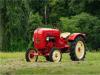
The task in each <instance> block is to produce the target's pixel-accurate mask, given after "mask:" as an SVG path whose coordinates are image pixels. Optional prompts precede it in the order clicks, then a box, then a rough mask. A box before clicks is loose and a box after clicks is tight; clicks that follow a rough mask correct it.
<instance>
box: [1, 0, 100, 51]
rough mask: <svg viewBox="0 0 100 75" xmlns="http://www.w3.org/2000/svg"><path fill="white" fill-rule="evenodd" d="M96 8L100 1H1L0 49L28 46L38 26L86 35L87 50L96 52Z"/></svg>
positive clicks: (98, 29)
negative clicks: (90, 49)
mask: <svg viewBox="0 0 100 75" xmlns="http://www.w3.org/2000/svg"><path fill="white" fill-rule="evenodd" d="M99 8H100V1H99V0H0V50H2V51H22V50H25V49H26V48H28V47H30V45H31V44H32V40H31V39H32V35H33V31H34V30H35V29H36V28H38V27H47V28H48V27H49V28H59V29H60V30H61V31H62V32H63V31H69V32H82V33H86V34H87V44H88V47H89V48H94V49H99V48H100V45H99V43H100V38H99V37H100V26H99V24H100V9H99ZM45 11H46V14H45ZM97 34H98V35H97Z"/></svg>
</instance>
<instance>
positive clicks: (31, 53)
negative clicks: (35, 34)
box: [25, 48, 38, 62]
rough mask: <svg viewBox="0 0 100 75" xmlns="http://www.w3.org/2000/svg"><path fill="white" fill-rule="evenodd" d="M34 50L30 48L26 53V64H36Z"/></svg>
mask: <svg viewBox="0 0 100 75" xmlns="http://www.w3.org/2000/svg"><path fill="white" fill-rule="evenodd" d="M35 54H37V51H36V49H33V48H30V49H28V50H27V51H26V54H25V58H26V61H27V62H36V61H37V59H38V55H35Z"/></svg>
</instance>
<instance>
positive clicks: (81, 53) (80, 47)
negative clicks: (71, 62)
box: [75, 41, 85, 59]
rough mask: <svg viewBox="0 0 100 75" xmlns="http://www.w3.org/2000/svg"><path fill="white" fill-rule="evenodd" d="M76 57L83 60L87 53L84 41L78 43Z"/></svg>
mask: <svg viewBox="0 0 100 75" xmlns="http://www.w3.org/2000/svg"><path fill="white" fill-rule="evenodd" d="M75 52H76V56H77V58H78V59H82V58H83V56H84V52H85V47H84V43H83V42H82V41H78V42H77V44H76V48H75Z"/></svg>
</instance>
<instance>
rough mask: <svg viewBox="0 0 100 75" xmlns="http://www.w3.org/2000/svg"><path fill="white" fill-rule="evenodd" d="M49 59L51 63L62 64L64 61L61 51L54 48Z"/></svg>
mask: <svg viewBox="0 0 100 75" xmlns="http://www.w3.org/2000/svg"><path fill="white" fill-rule="evenodd" d="M49 58H50V61H51V62H60V61H61V59H62V54H61V52H60V50H59V49H57V48H52V50H51V52H50V55H49Z"/></svg>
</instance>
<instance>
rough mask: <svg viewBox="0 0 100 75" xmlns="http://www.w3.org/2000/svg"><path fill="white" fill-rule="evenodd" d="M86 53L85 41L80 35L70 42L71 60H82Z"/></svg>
mask: <svg viewBox="0 0 100 75" xmlns="http://www.w3.org/2000/svg"><path fill="white" fill-rule="evenodd" d="M85 55H86V50H85V42H84V40H83V38H82V37H81V36H78V37H77V38H76V39H75V40H74V41H71V42H70V58H71V60H72V61H80V60H84V58H85Z"/></svg>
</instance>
